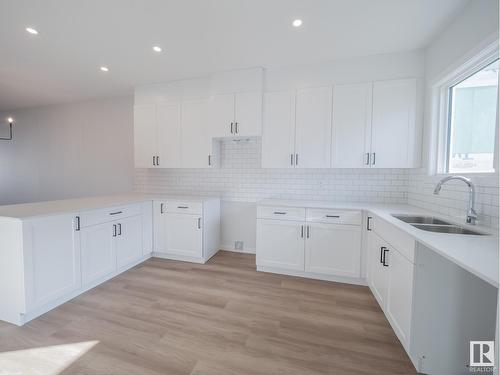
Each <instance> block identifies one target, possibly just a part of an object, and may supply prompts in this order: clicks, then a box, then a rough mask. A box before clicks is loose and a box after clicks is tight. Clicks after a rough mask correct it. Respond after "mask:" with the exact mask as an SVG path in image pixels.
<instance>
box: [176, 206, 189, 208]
mask: <svg viewBox="0 0 500 375" xmlns="http://www.w3.org/2000/svg"><path fill="white" fill-rule="evenodd" d="M177 208H189V207H188V206H177Z"/></svg>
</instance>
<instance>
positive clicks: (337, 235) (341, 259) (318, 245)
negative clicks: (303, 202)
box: [305, 223, 361, 277]
mask: <svg viewBox="0 0 500 375" xmlns="http://www.w3.org/2000/svg"><path fill="white" fill-rule="evenodd" d="M360 257H361V229H360V227H359V226H357V225H340V224H323V223H310V224H309V223H308V224H307V227H306V249H305V270H306V271H307V272H314V273H321V274H327V275H338V276H347V277H359V274H360V268H361V258H360Z"/></svg>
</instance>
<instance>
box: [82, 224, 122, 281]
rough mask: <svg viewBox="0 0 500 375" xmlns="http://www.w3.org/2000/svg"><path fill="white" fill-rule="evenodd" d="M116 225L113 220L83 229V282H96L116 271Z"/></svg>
mask: <svg viewBox="0 0 500 375" xmlns="http://www.w3.org/2000/svg"><path fill="white" fill-rule="evenodd" d="M115 237H116V225H115V224H114V223H113V222H106V223H102V224H96V225H91V226H88V227H84V228H82V229H81V247H82V250H81V251H82V282H83V285H88V284H91V283H94V282H96V281H98V280H100V279H103V278H105V277H106V276H109V275H111V274H113V273H114V272H115V271H116V246H115V241H114V238H115Z"/></svg>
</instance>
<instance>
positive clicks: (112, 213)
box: [109, 211, 123, 215]
mask: <svg viewBox="0 0 500 375" xmlns="http://www.w3.org/2000/svg"><path fill="white" fill-rule="evenodd" d="M122 213H123V211H115V212H110V213H109V214H110V215H119V214H122Z"/></svg>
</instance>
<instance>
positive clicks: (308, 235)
mask: <svg viewBox="0 0 500 375" xmlns="http://www.w3.org/2000/svg"><path fill="white" fill-rule="evenodd" d="M309 228H310V227H309V225H308V226H307V238H309V237H311V236H310V233H309V230H310V229H309Z"/></svg>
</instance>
